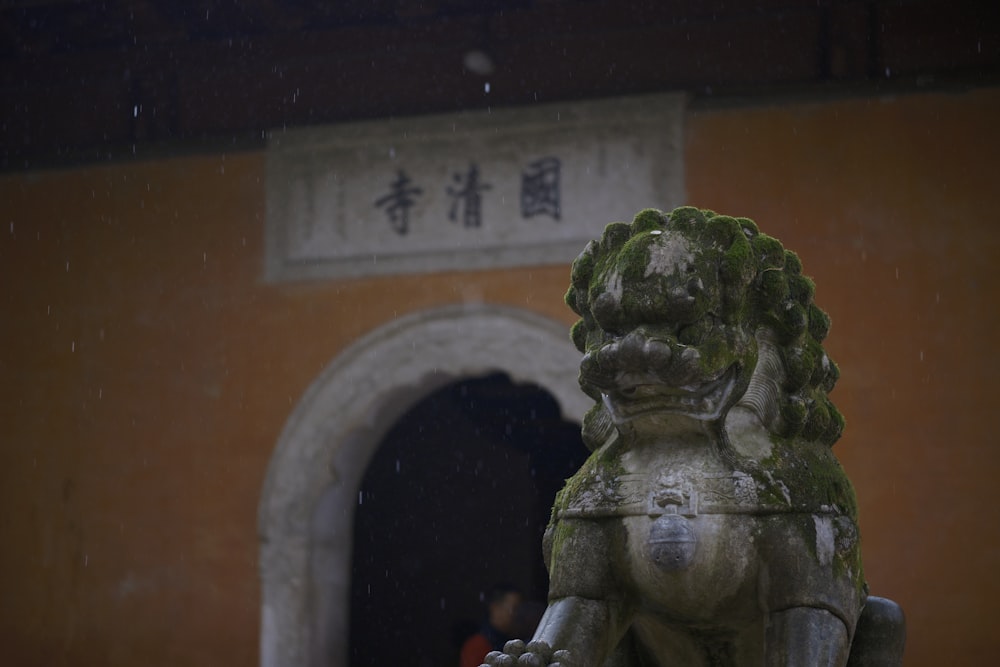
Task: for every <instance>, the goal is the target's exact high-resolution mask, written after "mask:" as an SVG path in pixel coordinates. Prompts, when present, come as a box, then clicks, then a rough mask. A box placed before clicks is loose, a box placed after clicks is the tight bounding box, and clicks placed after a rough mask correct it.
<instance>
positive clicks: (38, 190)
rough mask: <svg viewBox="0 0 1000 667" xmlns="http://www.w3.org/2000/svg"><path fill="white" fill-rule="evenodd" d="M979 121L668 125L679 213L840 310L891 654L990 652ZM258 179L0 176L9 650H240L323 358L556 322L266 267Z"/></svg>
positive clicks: (148, 170) (988, 303) (839, 395)
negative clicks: (455, 332) (278, 486)
mask: <svg viewBox="0 0 1000 667" xmlns="http://www.w3.org/2000/svg"><path fill="white" fill-rule="evenodd" d="M998 117H1000V92H998V91H984V92H978V93H970V94H965V95H954V96H952V95H933V96H914V97H906V98H900V99H897V100H877V99H872V100H858V101H846V102H835V103H827V104H822V105H809V104H804V105H792V106H783V107H775V108H758V109H749V110H747V109H742V110H726V111H715V112H705V111H702V112H694V113H692V114H690V115H689V117H688V120H687V136H688V143H687V149H686V151H687V152H686V162H687V187H688V193H689V199H690V200H691V202H692V203H694V204H696V205H700V206H703V207H710V208H714V209H716V210H718V211H720V212H728V213H734V214H738V215H748V216H750V217H753V218H755V219H757V220H758V222H759V223H760V224H761V226H762V228H763V229H764V231H766V232H768V233H770V234H772V235H774V236H777V237H778V238H779V239H781V240H782V241H784V242H785V243H786V245H787V246H788V247H790V248H792V249H794V250H796V251H798V252H799V254H800V255H801V256H802V257H803V260H804V263H805V267H806V272H807V273H810V274H811V275H813V276H814V277H815V278H816V280H817V283H818V285H819V289H818V301H819V303H820V305H821V306H823V307H824V308H825V309H826V310H827V311H829V312H830V313H831V315H832V317H833V319H834V328H833V331H832V333H831V337H830V338H829V339H828V348H829V350H830V352H831V355H832V356H833V357H834V359H836V360H837V361H838V362H839V364H840V366H841V369H842V372H843V379H842V380H841V382H840V383H839V385H838V388H837V389H836V391H835V392H834V400H835V401H836V402H837V403H838V405H839V406H840V407H841V409H842V410H843V412H844V413H845V414H846V416H847V419H848V431H847V434H846V435H845V437H844V438H843V440H842V441H841V442H840V443H839V444H838V445H837V451H838V453H839V455H840V457H841V458H842V460H843V461H844V463H845V465H846V466H847V468H848V471H849V472H850V474H851V476H852V478H853V479H854V481H855V485H856V487H857V490H858V494H859V496H860V501H861V512H862V528H863V531H864V536H865V547H866V564H867V569H868V575H869V580H870V581H871V583H872V586H873V589H874V590H875V591H876V592H878V593H882V594H885V595H888V596H890V597H893V598H895V599H897V600H899V601H901V602H902V603H903V604H904V606H905V607H906V610H907V613H908V615H909V620H910V628H911V639H910V646H909V651H908V655H907V662H906V664H907V665H912V666H916V665H936V664H985V663H986V662H988V661H987V660H986V656H992V655H993V654H995V653H996V650H997V648H998V646H997V644H998V641H997V640H996V639H995V638H994V634H991V627H990V626H991V623H990V619H991V618H992V616H991V614H990V610H991V607H990V606H989V605H990V603H991V602H992V601H993V600H995V599H997V596H998V593H1000V591H998V590H997V589H998V583H997V578H996V577H995V576H993V572H994V565H995V563H996V561H997V557H998V555H1000V552H998V548H997V545H998V529H997V523H998V522H997V520H996V519H997V512H996V510H995V509H993V505H992V503H990V500H991V497H990V495H989V494H988V492H989V491H990V490H991V484H992V482H993V480H994V479H996V477H997V474H996V473H997V466H996V455H995V454H994V453H993V444H992V442H993V438H992V431H991V429H990V417H989V415H991V414H992V411H991V405H990V404H991V402H992V398H993V397H994V394H995V391H994V389H993V385H992V381H993V378H994V377H996V376H997V371H998V368H997V361H996V353H995V352H993V350H992V349H991V347H990V346H989V343H991V342H992V339H993V338H994V337H995V335H996V333H997V316H996V314H995V308H994V305H995V303H996V302H997V287H998V282H1000V281H998V279H997V277H996V272H995V271H993V270H992V269H991V267H989V265H988V264H989V262H990V261H991V260H992V259H993V258H994V257H996V256H997V250H998V248H997V245H998V242H997V240H996V239H997V238H998V236H997V234H996V233H994V230H993V225H994V224H995V220H996V211H997V210H1000V201H998V199H1000V194H998V188H997V187H996V175H995V170H991V169H992V165H993V164H995V155H996V154H997V152H998V149H1000V145H998V138H997V132H996V130H994V129H993V125H994V123H995V119H996V118H998ZM263 174H264V159H263V155H261V154H259V153H243V154H237V155H218V156H211V157H195V158H178V159H171V160H163V161H157V162H137V163H131V164H116V165H108V166H94V167H90V168H86V169H76V170H70V171H53V172H44V173H39V174H23V175H18V174H13V175H7V176H4V177H0V202H3V218H2V219H0V307H2V309H3V310H2V313H3V318H2V320H0V372H2V373H3V380H4V381H3V382H2V383H0V444H2V446H0V502H2V503H3V505H2V506H3V507H4V512H3V515H2V516H3V519H2V521H0V543H2V544H3V545H4V546H3V548H2V549H0V590H2V591H3V597H2V603H0V656H2V658H0V662H2V663H3V664H16V665H25V666H33V665H39V666H40V665H46V666H48V665H74V666H87V665H95V666H97V665H100V666H102V667H103V666H115V665H122V666H125V665H137V664H145V665H168V664H170V665H174V664H182V665H193V666H201V665H206V666H207V665H220V664H226V665H254V664H256V662H257V642H258V629H259V628H258V615H259V587H258V584H257V569H256V558H257V544H256V509H257V502H258V498H259V494H260V490H261V484H262V482H263V478H264V474H265V471H266V466H267V463H268V460H269V457H270V454H271V450H272V448H273V446H274V443H275V442H276V440H277V437H278V434H279V432H280V429H281V428H282V426H283V424H284V422H285V420H286V419H287V418H288V416H289V414H290V412H291V410H292V408H293V406H294V404H295V403H296V401H298V399H299V398H300V397H301V395H302V393H303V392H304V391H305V389H306V388H307V387H308V386H309V384H310V383H311V382H312V380H313V379H314V378H315V377H316V376H317V375H318V374H319V373H320V371H321V370H322V368H323V367H324V366H325V365H326V364H327V363H329V362H330V361H331V360H332V359H333V358H334V357H335V356H336V355H337V353H338V352H340V351H341V350H343V349H344V347H345V346H347V345H348V344H349V343H350V342H352V341H353V340H355V339H356V338H357V337H358V336H360V335H363V334H364V333H366V332H368V331H371V330H372V329H374V328H376V327H377V326H379V325H380V324H383V323H385V322H387V321H389V320H391V319H392V318H393V317H397V316H401V315H403V314H404V313H408V312H412V311H415V310H419V309H423V308H429V307H433V306H437V305H442V304H446V303H455V302H463V301H486V302H493V303H503V304H508V305H513V306H520V307H523V308H527V309H529V310H534V311H536V312H539V313H542V314H546V315H549V316H551V317H554V318H556V319H560V320H562V321H564V322H566V323H567V324H568V323H570V322H571V321H572V320H573V317H572V314H571V313H570V312H569V311H568V309H566V308H565V306H563V304H562V294H563V291H564V290H565V287H566V282H567V273H568V271H567V267H564V266H563V267H547V268H537V269H527V270H518V271H509V272H508V271H485V272H475V273H464V274H463V273H451V274H437V275H429V276H410V277H390V278H378V279H369V280H357V281H352V282H330V283H307V284H298V285H282V286H272V285H265V284H262V283H261V282H260V279H259V277H260V273H261V266H262V262H263V244H262V241H263V220H262V217H263V212H264V189H263V182H262V179H263ZM647 204H648V203H647V202H637V203H636V208H637V209H638V208H641V207H643V206H646V205H647ZM897 276H898V277H897Z"/></svg>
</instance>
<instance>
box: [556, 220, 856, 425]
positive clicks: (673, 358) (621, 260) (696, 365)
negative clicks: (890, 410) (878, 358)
mask: <svg viewBox="0 0 1000 667" xmlns="http://www.w3.org/2000/svg"><path fill="white" fill-rule="evenodd" d="M813 292H814V288H813V284H812V281H810V280H809V279H808V278H806V277H804V276H802V275H801V264H800V263H799V260H798V258H797V257H796V256H795V255H794V254H793V253H791V252H787V251H785V250H784V248H783V247H782V246H781V244H780V243H779V242H778V241H777V240H775V239H773V238H771V237H768V236H766V235H764V234H761V233H760V232H759V231H758V229H757V227H756V225H755V224H754V223H753V222H752V221H750V220H748V219H746V218H732V217H729V216H721V215H716V214H714V213H712V212H711V211H700V210H698V209H695V208H691V207H684V208H679V209H676V210H674V211H673V212H671V213H670V214H664V213H662V212H660V211H656V210H652V209H647V210H645V211H641V212H640V213H639V214H637V215H636V216H635V219H634V220H633V222H632V223H631V224H626V223H612V224H611V225H608V227H607V228H606V229H605V232H604V235H603V236H602V237H601V239H600V240H598V241H592V242H591V243H590V244H589V245H588V246H587V248H586V249H585V250H584V251H583V253H582V254H581V255H580V256H579V257H578V258H577V259H576V261H575V262H574V264H573V271H572V286H571V287H570V289H569V291H568V292H567V295H566V301H567V304H569V306H570V307H571V308H573V310H574V311H575V312H576V313H577V314H579V315H580V316H581V319H580V321H578V322H577V323H576V325H574V327H573V332H572V335H573V341H574V343H575V344H576V346H577V347H578V348H579V349H580V351H581V352H583V353H584V358H583V361H582V362H581V365H580V385H581V387H582V388H583V390H584V391H585V392H587V394H588V395H590V396H591V397H592V398H594V399H595V400H596V401H597V402H598V405H597V406H595V410H593V411H592V412H593V413H594V414H593V415H589V416H588V418H589V421H590V422H591V426H592V425H593V423H596V422H595V420H597V421H600V422H601V423H604V422H610V424H613V425H614V426H615V427H619V426H622V425H623V424H625V423H630V422H636V421H641V420H643V419H646V418H649V417H660V416H662V415H670V414H677V415H684V416H687V417H690V418H694V419H697V420H701V421H716V420H720V419H724V418H725V416H726V414H727V413H728V411H729V409H730V408H731V407H732V406H733V405H735V404H736V403H737V402H739V401H741V400H745V399H746V396H747V394H748V393H750V394H754V396H755V398H754V399H753V400H750V401H749V402H748V404H749V405H750V406H751V407H752V408H753V407H755V406H756V407H755V409H757V410H758V412H761V413H762V414H759V415H758V416H759V417H760V421H761V422H762V423H765V425H766V426H767V427H768V428H770V429H771V430H772V431H773V432H775V433H776V434H778V435H782V436H802V437H805V438H807V439H810V440H820V441H823V442H826V443H827V444H832V443H833V442H834V441H835V440H836V439H837V438H838V437H839V435H840V432H841V430H842V428H843V419H842V418H841V417H840V414H839V412H837V410H836V408H835V407H834V406H833V405H832V403H830V402H829V400H828V399H827V396H826V394H827V392H828V391H829V390H830V389H832V387H833V384H834V382H835V381H836V378H837V369H836V366H835V365H834V364H833V363H832V362H831V361H830V360H829V358H828V357H827V356H826V354H825V352H824V351H823V349H822V346H821V345H820V341H822V339H823V337H825V335H826V333H827V330H828V329H829V318H828V317H827V316H826V315H825V314H824V313H823V312H822V311H821V310H820V309H819V308H817V307H816V306H815V305H814V304H813V303H812V298H813ZM765 341H766V343H767V344H766V346H765V345H764V342H765ZM762 346H765V347H766V350H765V351H766V352H767V354H766V355H765V356H767V359H768V363H763V362H761V363H758V362H759V361H761V359H762V357H761V354H762V353H763V352H762ZM762 392H763V395H764V398H765V399H767V400H763V399H761V398H760V395H762ZM765 403H767V404H768V405H764V404H765ZM768 406H770V407H768ZM764 413H766V414H764ZM598 418H599V419H598ZM587 430H588V423H587V422H586V421H585V424H584V432H585V437H586V433H587ZM591 430H593V428H592V429H591Z"/></svg>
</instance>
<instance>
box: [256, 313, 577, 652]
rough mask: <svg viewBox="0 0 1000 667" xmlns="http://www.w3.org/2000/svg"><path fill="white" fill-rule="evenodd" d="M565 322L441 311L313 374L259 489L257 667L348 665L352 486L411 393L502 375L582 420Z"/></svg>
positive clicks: (387, 330)
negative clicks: (543, 393)
mask: <svg viewBox="0 0 1000 667" xmlns="http://www.w3.org/2000/svg"><path fill="white" fill-rule="evenodd" d="M567 329H568V327H566V325H564V324H562V323H558V322H554V321H552V320H549V319H547V318H544V317H541V316H539V315H536V314H534V313H530V312H526V311H523V310H519V309H514V308H506V307H498V306H489V305H475V306H452V307H446V308H440V309H436V310H432V311H425V312H420V313H415V314H413V315H410V316H408V317H405V318H400V319H398V320H394V321H392V322H390V323H388V324H386V325H384V326H382V327H380V328H379V329H377V330H375V331H373V332H371V333H370V334H368V335H366V336H365V337H363V338H362V339H360V340H358V341H357V342H356V343H355V344H353V345H351V346H350V347H349V348H348V349H346V350H344V351H343V352H342V353H341V354H339V355H338V356H337V357H336V358H335V359H334V360H333V361H332V362H331V364H330V365H329V366H328V367H327V368H326V369H325V370H324V371H323V372H322V373H321V374H320V376H319V377H318V378H317V379H316V380H315V381H314V382H313V384H312V386H311V387H310V388H309V390H308V391H307V392H306V394H305V395H304V396H303V398H302V399H301V400H300V401H299V403H298V404H297V405H296V407H295V410H294V411H293V413H292V414H291V416H290V417H289V419H288V421H287V423H286V424H285V428H284V429H283V431H282V433H281V436H280V437H279V440H278V443H277V445H276V447H275V451H274V454H273V455H272V459H271V463H270V465H269V467H268V471H267V476H266V478H265V481H264V487H263V490H262V492H261V501H260V507H259V516H258V526H259V532H260V563H259V567H260V576H261V638H260V644H261V665H263V666H264V667H279V666H283V665H307V666H310V667H314V666H315V667H318V666H323V667H326V666H330V665H335V666H337V667H341V666H343V665H347V664H348V625H349V610H350V605H349V602H350V580H351V576H350V575H351V557H352V550H353V520H354V509H355V507H356V506H357V502H358V492H359V490H360V488H361V481H362V478H363V476H364V473H365V470H366V469H367V467H368V464H369V462H370V460H371V459H372V456H373V455H374V453H375V452H376V451H377V449H378V447H379V445H380V444H381V442H382V440H383V438H384V436H385V435H386V433H387V431H388V429H389V428H390V427H391V426H392V425H393V424H394V423H395V422H396V421H397V420H398V418H399V417H400V416H402V415H403V414H405V413H406V412H407V411H408V410H409V409H410V408H411V407H412V406H413V405H414V404H415V403H416V402H417V401H418V400H420V399H421V398H423V397H425V396H427V395H429V394H431V393H433V392H434V391H436V390H437V389H439V388H441V387H444V386H446V385H448V384H450V383H452V382H455V381H458V380H461V379H464V378H476V377H482V376H485V375H488V374H491V373H495V372H502V373H506V374H507V375H508V376H509V377H510V379H511V381H512V382H514V383H515V384H524V383H530V384H534V385H537V386H538V387H542V388H544V389H545V390H546V391H547V392H549V393H550V394H551V395H552V396H553V398H554V399H555V400H556V402H557V403H558V404H559V407H560V410H561V414H562V416H563V417H564V418H566V419H567V420H572V421H576V422H579V421H580V420H581V419H582V417H583V414H584V412H586V410H587V409H588V408H589V407H590V405H591V403H590V399H588V398H587V397H586V396H585V395H584V394H583V393H582V392H581V391H580V390H579V387H578V386H577V382H576V376H577V369H578V364H579V354H578V352H577V351H576V349H575V348H574V347H573V345H572V344H571V343H570V342H569V339H568V335H567Z"/></svg>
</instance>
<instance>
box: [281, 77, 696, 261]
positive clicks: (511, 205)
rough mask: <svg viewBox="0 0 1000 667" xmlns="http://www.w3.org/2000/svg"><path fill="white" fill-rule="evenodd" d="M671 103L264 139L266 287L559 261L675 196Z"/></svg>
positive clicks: (551, 108)
mask: <svg viewBox="0 0 1000 667" xmlns="http://www.w3.org/2000/svg"><path fill="white" fill-rule="evenodd" d="M683 104H684V98H683V96H682V95H674V94H671V95H655V96H643V97H632V98H619V99H613V100H600V101H595V102H573V103H565V104H550V105H538V106H532V107H523V108H516V109H506V110H491V111H479V112H474V113H472V112H470V113H461V114H454V115H441V116H426V117H417V118H404V119H390V120H384V121H378V122H363V123H353V124H344V125H336V126H329V127H321V128H307V129H295V130H287V131H275V132H273V133H272V134H271V136H270V139H269V143H268V148H267V235H268V238H267V257H266V276H265V277H266V279H268V280H270V281H282V280H303V279H322V278H343V277H357V276H365V275H377V274H390V273H421V272H433V271H448V270H463V269H481V268H493V267H512V266H529V265H542V264H563V263H569V262H571V261H572V260H573V258H574V257H576V255H577V254H578V253H579V252H580V251H581V249H582V248H583V247H584V245H586V243H587V241H588V240H590V239H591V238H594V237H595V236H599V235H600V232H601V230H602V229H603V228H604V226H605V225H606V224H607V223H608V222H611V221H614V220H622V221H628V220H631V216H632V214H634V213H635V207H636V202H642V205H646V206H649V207H657V208H666V209H669V208H670V207H672V206H675V205H678V204H680V202H681V200H682V198H683V188H684V186H683V165H682V155H681V145H682V134H681V129H682V126H681V120H682V117H683Z"/></svg>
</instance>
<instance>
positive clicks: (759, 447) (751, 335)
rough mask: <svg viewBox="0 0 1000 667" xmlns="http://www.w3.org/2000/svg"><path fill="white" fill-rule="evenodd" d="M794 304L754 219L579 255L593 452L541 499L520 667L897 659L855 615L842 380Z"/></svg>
mask: <svg viewBox="0 0 1000 667" xmlns="http://www.w3.org/2000/svg"><path fill="white" fill-rule="evenodd" d="M813 294H814V286H813V284H812V281H811V280H809V279H808V278H806V277H805V276H803V275H802V267H801V264H800V262H799V260H798V258H797V257H796V256H795V255H794V254H793V253H791V252H789V251H786V250H785V249H784V248H783V247H782V246H781V244H780V243H779V242H778V241H777V240H775V239H773V238H770V237H768V236H766V235H764V234H762V233H761V232H760V231H759V230H758V228H757V226H756V225H755V224H754V223H753V222H752V221H750V220H748V219H746V218H732V217H728V216H721V215H716V214H714V213H712V212H710V211H700V210H697V209H694V208H689V207H686V208H680V209H676V210H674V211H673V212H671V213H670V214H664V213H661V212H660V211H655V210H645V211H642V212H640V213H639V214H638V215H636V216H635V219H634V220H633V222H632V223H631V224H625V223H614V224H611V225H609V226H608V227H607V228H606V230H605V232H604V235H603V236H602V237H601V239H599V240H597V241H594V242H592V243H590V244H589V245H588V246H587V248H586V249H585V250H584V252H583V253H582V254H581V255H580V256H579V258H578V259H577V260H576V262H575V263H574V265H573V273H572V286H571V287H570V289H569V292H568V293H567V295H566V301H567V303H568V304H569V305H570V307H571V308H573V310H574V311H575V312H576V313H577V314H579V315H580V316H581V319H580V321H579V322H578V323H577V324H576V325H575V326H574V327H573V340H574V342H575V343H576V345H577V347H578V348H579V350H580V351H581V352H583V353H584V357H583V360H582V362H581V365H580V378H579V379H580V385H581V387H582V389H583V390H584V392H586V393H587V394H588V395H589V396H591V397H592V398H593V399H594V401H595V403H594V406H593V408H592V409H591V410H590V412H589V413H588V416H587V418H586V419H585V421H584V436H585V441H586V442H587V443H588V445H589V446H590V447H591V448H592V449H593V450H594V453H593V455H592V456H591V457H590V459H588V461H587V462H586V463H585V464H584V465H583V466H582V467H581V469H580V471H579V472H578V473H577V474H576V475H575V476H574V477H573V478H571V479H570V480H569V481H568V482H567V484H566V487H565V488H564V489H563V491H562V492H561V493H560V495H559V497H557V499H556V503H555V507H554V508H553V512H552V521H551V524H550V526H549V529H548V531H547V535H546V539H545V551H546V563H547V566H548V568H549V573H550V577H551V584H550V590H549V608H548V611H547V613H546V615H545V617H544V618H543V619H542V622H541V624H540V625H539V628H538V631H537V632H536V634H535V637H534V639H533V641H532V642H531V643H529V644H528V652H527V653H525V654H524V655H522V656H520V658H519V660H520V661H521V662H522V663H523V664H535V663H537V664H542V665H552V664H554V663H553V662H552V661H551V659H552V656H554V655H555V654H556V653H558V654H559V656H560V658H559V662H560V663H561V664H574V665H578V666H581V667H584V666H586V667H598V666H611V665H614V666H615V667H631V666H636V667H638V666H639V665H642V666H644V667H648V666H649V665H660V666H662V667H666V666H667V665H692V666H699V665H704V666H706V667H707V666H709V665H711V666H724V665H732V666H736V665H739V666H741V667H744V666H747V665H751V666H752V665H778V664H780V665H792V666H799V667H818V666H830V667H833V666H837V667H842V666H843V665H844V664H846V663H847V661H848V660H850V664H851V665H864V666H869V665H898V664H900V663H901V661H902V651H903V641H904V637H905V631H904V623H903V617H902V613H901V611H900V610H899V608H898V606H896V605H895V604H893V603H891V602H889V601H887V600H882V599H880V598H868V597H867V586H866V583H865V580H864V574H863V571H862V566H861V552H860V540H859V536H858V529H857V509H856V503H855V499H854V492H853V490H852V488H851V485H850V482H849V481H848V479H847V476H846V475H845V473H844V471H843V470H842V468H841V467H840V465H839V463H838V462H837V460H836V458H835V457H834V456H833V453H832V451H831V449H830V448H831V446H832V445H833V443H834V442H835V441H836V440H837V439H838V438H839V436H840V434H841V432H842V430H843V427H844V420H843V418H842V417H841V416H840V413H839V412H838V411H837V409H836V407H835V406H834V405H833V403H832V402H830V400H829V398H828V393H829V392H830V390H832V389H833V385H834V383H835V382H836V380H837V377H838V375H839V371H838V370H837V367H836V365H835V364H834V363H833V362H832V361H831V360H830V358H829V357H828V356H827V355H826V353H825V352H824V350H823V347H822V341H823V339H824V338H825V336H826V334H827V332H828V330H829V327H830V321H829V318H828V317H827V316H826V314H825V313H823V312H822V311H821V310H820V309H819V308H818V307H817V306H816V305H815V304H814V303H813ZM866 601H867V604H866ZM532 646H537V647H540V648H539V649H538V650H537V651H533V650H532ZM488 662H489V664H490V665H494V666H496V665H499V664H501V663H500V659H499V658H498V657H497V656H492V657H491V658H490V659H489V660H488Z"/></svg>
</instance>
